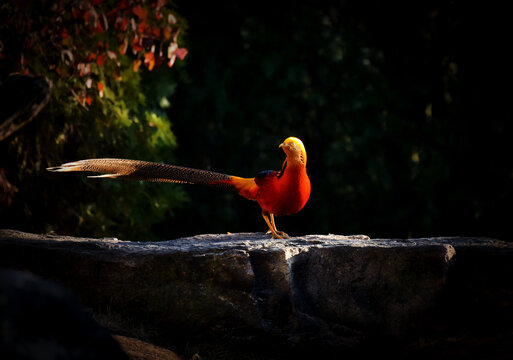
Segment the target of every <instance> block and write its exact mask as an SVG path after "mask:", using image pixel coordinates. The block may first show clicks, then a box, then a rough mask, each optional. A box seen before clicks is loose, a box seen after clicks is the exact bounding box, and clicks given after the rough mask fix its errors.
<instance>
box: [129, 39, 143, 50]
mask: <svg viewBox="0 0 513 360" xmlns="http://www.w3.org/2000/svg"><path fill="white" fill-rule="evenodd" d="M132 49H134V51H136V52H137V51H142V49H143V47H142V44H141V41H140V40H139V38H138V37H137V36H136V37H134V40H133V41H132Z"/></svg>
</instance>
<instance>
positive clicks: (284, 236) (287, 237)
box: [269, 214, 290, 239]
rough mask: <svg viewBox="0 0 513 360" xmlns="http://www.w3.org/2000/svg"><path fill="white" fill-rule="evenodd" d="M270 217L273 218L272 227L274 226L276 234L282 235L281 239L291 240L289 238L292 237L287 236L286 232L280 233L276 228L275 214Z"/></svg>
mask: <svg viewBox="0 0 513 360" xmlns="http://www.w3.org/2000/svg"><path fill="white" fill-rule="evenodd" d="M269 215H270V216H269V217H270V218H271V225H272V226H273V228H274V231H276V233H277V234H278V235H281V237H282V238H284V239H289V238H290V236H288V235H287V234H286V233H285V232H283V231H278V229H277V228H276V224H275V223H274V215H273V214H269Z"/></svg>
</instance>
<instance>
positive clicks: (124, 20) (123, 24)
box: [121, 19, 128, 31]
mask: <svg viewBox="0 0 513 360" xmlns="http://www.w3.org/2000/svg"><path fill="white" fill-rule="evenodd" d="M127 25H128V20H127V19H123V21H122V22H121V30H123V31H125V30H126V27H127Z"/></svg>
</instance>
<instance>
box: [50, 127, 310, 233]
mask: <svg viewBox="0 0 513 360" xmlns="http://www.w3.org/2000/svg"><path fill="white" fill-rule="evenodd" d="M280 147H281V148H282V149H283V151H284V152H285V154H286V155H287V157H286V159H285V161H284V162H283V166H282V168H281V170H280V171H272V170H266V171H262V172H260V173H258V174H257V176H255V177H254V178H242V177H238V176H232V175H225V174H221V173H216V172H212V171H207V170H198V169H192V168H187V167H182V166H175V165H167V164H160V163H154V162H148V161H139V160H127V159H88V160H80V161H75V162H70V163H67V164H63V165H61V166H57V167H51V168H48V169H47V170H49V171H57V172H68V171H92V172H98V173H101V174H102V175H93V176H88V177H90V178H122V179H133V180H144V181H155V182H175V183H187V184H198V185H207V186H215V187H222V188H227V189H232V190H235V191H236V192H238V193H239V194H240V195H242V196H244V197H245V198H247V199H249V200H255V201H257V202H258V204H259V205H260V207H261V208H262V216H263V217H264V220H265V222H266V223H267V226H269V231H270V233H271V234H272V237H273V238H275V239H281V238H288V235H287V234H285V233H284V232H282V231H278V230H277V229H276V225H275V223H274V215H291V214H295V213H297V212H298V211H300V210H301V209H302V208H303V207H304V206H305V204H306V202H307V201H308V198H309V197H310V179H309V178H308V175H307V173H306V150H305V146H304V145H303V142H302V141H301V140H299V139H298V138H295V137H289V138H287V139H285V141H284V142H283V143H282V144H280Z"/></svg>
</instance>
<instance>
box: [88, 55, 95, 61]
mask: <svg viewBox="0 0 513 360" xmlns="http://www.w3.org/2000/svg"><path fill="white" fill-rule="evenodd" d="M95 58H96V54H95V53H90V54H89V56H88V57H87V61H93V60H94V59H95Z"/></svg>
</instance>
